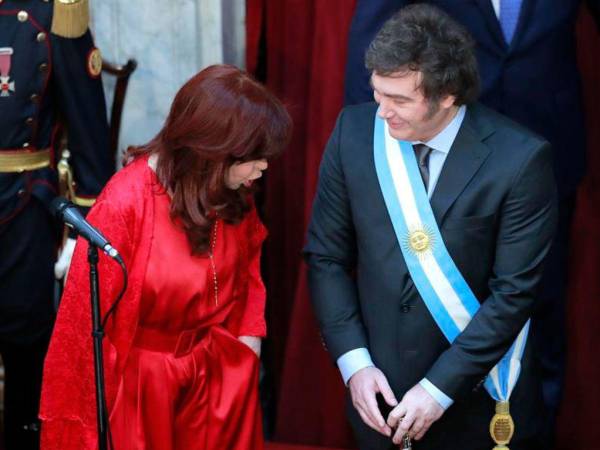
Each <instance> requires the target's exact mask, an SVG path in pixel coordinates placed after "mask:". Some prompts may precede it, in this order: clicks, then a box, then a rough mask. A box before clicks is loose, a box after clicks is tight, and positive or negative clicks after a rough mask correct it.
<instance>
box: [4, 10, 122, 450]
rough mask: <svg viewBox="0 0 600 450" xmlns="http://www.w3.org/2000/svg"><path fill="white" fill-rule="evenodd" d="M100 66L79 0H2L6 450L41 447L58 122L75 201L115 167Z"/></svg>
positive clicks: (86, 200) (55, 240) (90, 195)
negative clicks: (64, 140) (64, 136)
mask: <svg viewBox="0 0 600 450" xmlns="http://www.w3.org/2000/svg"><path fill="white" fill-rule="evenodd" d="M101 67H102V61H101V57H100V52H99V51H98V49H96V48H95V47H94V43H93V40H92V36H91V34H90V32H89V30H88V14H87V2H85V1H84V0H75V1H69V2H64V1H62V2H61V1H58V0H57V1H55V2H52V1H50V0H3V1H0V255H1V256H0V355H1V356H2V360H3V363H4V368H5V374H6V378H5V380H6V383H5V393H4V425H5V426H4V432H5V438H6V439H5V440H6V443H5V448H6V450H34V449H37V448H38V447H39V422H38V419H37V413H38V408H39V398H40V390H41V380H42V368H43V361H44V356H45V354H46V349H47V346H48V341H49V338H50V333H51V330H52V325H53V321H54V315H55V312H54V302H53V287H54V281H55V280H54V274H55V273H54V264H55V261H56V256H57V248H58V246H59V245H60V241H61V239H60V237H61V236H60V235H61V232H60V231H61V228H60V224H58V223H57V221H56V220H55V219H54V218H53V216H52V214H51V212H50V209H49V205H50V202H51V201H52V199H53V198H54V197H55V196H56V195H58V194H59V189H58V184H59V183H58V176H57V172H58V171H57V163H58V162H59V158H60V155H59V147H60V146H59V139H58V136H59V130H60V129H61V124H64V123H65V122H66V123H67V125H68V147H69V150H70V154H71V159H70V164H71V165H72V166H73V168H74V171H73V175H74V181H75V182H76V186H75V185H73V184H71V185H69V186H67V185H65V186H64V187H65V188H67V190H68V191H71V195H70V197H71V200H72V201H73V202H74V203H76V204H78V205H79V206H81V207H82V208H83V209H87V206H90V205H91V204H92V203H93V200H94V197H95V196H96V195H97V194H98V193H99V192H100V189H102V186H103V185H104V183H105V182H106V181H107V180H108V178H109V177H110V175H111V173H112V172H113V167H112V162H111V160H112V158H111V155H110V154H109V148H108V137H109V136H108V123H107V120H106V107H105V102H104V93H103V91H102V81H101V79H100V70H101ZM60 194H61V195H65V194H66V193H65V192H62V193H60ZM71 248H72V247H71ZM63 255H68V252H63ZM63 259H64V258H63ZM67 259H68V258H67ZM0 447H3V446H2V445H1V444H0ZM3 448H4V447H3Z"/></svg>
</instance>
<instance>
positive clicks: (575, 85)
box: [345, 0, 600, 195]
mask: <svg viewBox="0 0 600 450" xmlns="http://www.w3.org/2000/svg"><path fill="white" fill-rule="evenodd" d="M409 3H415V2H414V1H410V0H358V2H357V6H356V11H355V15H354V17H353V21H352V26H351V29H350V34H349V37H348V63H347V66H346V86H345V102H346V104H355V103H362V102H365V101H370V100H372V91H371V89H370V86H369V84H368V78H369V73H368V72H367V70H366V69H365V67H364V54H365V51H366V49H367V47H368V45H369V43H370V42H371V41H372V39H373V38H374V37H375V34H376V33H377V31H378V30H379V28H381V26H382V25H383V23H384V22H385V21H386V20H387V19H388V18H390V17H391V15H392V14H393V13H394V12H396V11H398V10H399V9H400V8H401V7H402V6H404V5H406V4H409ZM427 3H430V4H433V5H436V6H439V7H440V8H441V9H443V10H444V11H446V12H447V13H448V14H449V15H450V16H452V17H453V18H454V19H456V20H457V21H458V22H459V23H461V24H462V25H463V26H465V27H466V28H467V30H468V31H469V32H470V34H471V35H472V36H473V38H474V39H475V41H476V42H477V47H476V54H477V59H478V62H479V71H480V75H481V82H482V83H481V84H482V91H481V97H480V101H481V102H482V103H484V104H486V105H488V106H490V107H491V108H493V109H495V110H496V111H498V112H500V113H502V114H505V115H507V116H508V117H510V118H511V119H513V120H515V121H517V122H518V123H520V124H521V125H524V126H526V127H527V128H529V129H531V130H532V131H534V132H536V133H538V134H540V135H541V136H543V137H544V138H545V139H546V140H548V141H549V142H550V144H551V145H552V148H553V149H554V152H555V168H556V177H557V182H558V187H559V191H560V192H561V194H563V195H566V194H569V193H572V192H573V191H574V189H575V187H576V186H577V184H578V183H579V181H580V180H581V178H582V176H583V173H584V169H585V158H584V157H585V129H584V120H583V113H582V104H581V87H580V80H579V73H578V71H577V65H576V54H575V22H576V19H577V14H578V11H579V8H580V6H581V4H582V3H583V2H582V1H581V0H560V1H559V2H557V1H555V0H523V3H522V6H521V15H520V18H519V23H518V25H517V29H516V31H515V35H514V38H513V40H512V42H511V44H510V45H507V44H506V42H505V41H504V37H503V35H502V30H501V28H500V24H499V22H498V19H497V18H496V14H495V12H494V9H493V7H492V2H491V0H428V1H427ZM587 3H588V5H589V6H590V10H591V11H592V12H593V13H594V15H595V17H596V18H597V19H600V14H599V13H598V10H599V9H600V1H599V0H587Z"/></svg>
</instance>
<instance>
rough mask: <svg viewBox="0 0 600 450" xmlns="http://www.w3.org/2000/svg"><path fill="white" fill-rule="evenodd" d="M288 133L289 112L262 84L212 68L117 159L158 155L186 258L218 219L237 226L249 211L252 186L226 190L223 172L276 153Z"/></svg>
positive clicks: (202, 249)
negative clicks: (154, 129) (142, 140)
mask: <svg viewBox="0 0 600 450" xmlns="http://www.w3.org/2000/svg"><path fill="white" fill-rule="evenodd" d="M290 133H291V119H290V116H289V114H288V113H287V111H286V109H285V108H284V106H283V105H282V104H281V102H280V101H279V100H278V99H277V98H276V97H275V96H274V95H273V94H271V93H270V92H269V91H268V90H267V89H266V88H265V87H264V86H262V85H261V84H259V83H258V82H257V81H255V80H254V79H252V78H251V77H250V75H248V74H247V73H246V72H243V71H241V70H240V69H238V68H236V67H234V66H229V65H213V66H210V67H207V68H206V69H204V70H202V71H201V72H199V73H198V74H196V75H195V76H194V77H192V78H191V79H190V80H189V81H187V82H186V83H185V84H184V85H183V87H182V88H181V89H180V90H179V92H177V94H176V95H175V99H174V100H173V104H172V105H171V111H170V112H169V115H168V117H167V120H166V122H165V125H164V126H163V128H162V130H161V131H160V132H159V133H158V134H157V135H156V137H155V138H154V139H152V140H151V141H150V142H149V143H148V144H146V145H144V146H141V147H130V148H128V149H127V152H126V154H125V157H124V161H125V162H130V161H131V160H132V159H134V158H136V157H138V156H141V155H147V154H157V155H158V164H157V168H156V173H157V176H158V179H159V180H160V182H161V183H162V185H163V186H164V188H165V189H167V190H168V191H169V193H170V194H171V210H170V215H171V218H172V219H173V220H176V221H178V222H179V223H181V224H182V226H183V228H184V229H185V232H186V235H187V237H188V240H189V242H190V244H191V247H192V251H193V253H194V254H204V253H206V252H207V251H208V248H209V241H210V231H211V228H212V225H213V223H214V221H215V218H216V217H217V216H218V217H219V218H220V219H223V220H225V221H226V222H229V223H238V222H239V221H241V220H242V218H243V216H244V214H245V213H246V212H248V210H249V209H250V201H251V196H250V195H249V194H250V190H251V188H246V187H244V186H242V187H240V188H239V189H237V190H233V189H229V188H228V187H227V185H226V183H225V180H226V175H227V173H228V170H229V168H230V167H231V166H232V165H233V164H235V163H236V162H244V161H252V160H258V159H263V158H267V159H269V158H272V157H274V156H276V155H278V154H279V153H280V152H281V151H282V150H283V149H284V148H285V146H286V145H287V143H288V141H289V138H290Z"/></svg>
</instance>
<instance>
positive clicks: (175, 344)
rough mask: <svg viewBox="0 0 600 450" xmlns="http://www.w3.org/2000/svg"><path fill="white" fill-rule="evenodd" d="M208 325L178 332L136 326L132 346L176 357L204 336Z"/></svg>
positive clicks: (191, 347)
mask: <svg viewBox="0 0 600 450" xmlns="http://www.w3.org/2000/svg"><path fill="white" fill-rule="evenodd" d="M208 330H209V327H204V328H197V329H195V330H185V331H181V332H179V333H177V332H173V333H169V332H165V331H163V330H157V329H153V328H144V327H138V329H137V332H136V334H135V338H134V339H133V345H134V347H138V348H143V349H146V350H151V351H155V352H163V353H173V355H174V356H175V357H176V358H178V357H180V356H184V355H187V354H188V353H189V352H191V351H192V349H193V348H194V347H195V346H196V344H197V343H198V342H200V341H201V340H202V338H204V336H206V333H207V332H208Z"/></svg>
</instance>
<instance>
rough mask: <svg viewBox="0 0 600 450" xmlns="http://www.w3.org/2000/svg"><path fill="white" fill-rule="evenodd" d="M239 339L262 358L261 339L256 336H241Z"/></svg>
mask: <svg viewBox="0 0 600 450" xmlns="http://www.w3.org/2000/svg"><path fill="white" fill-rule="evenodd" d="M238 339H239V340H240V342H242V343H243V344H246V345H247V346H248V347H250V350H252V351H253V352H254V353H256V356H258V357H259V358H260V346H261V343H262V339H261V338H259V337H256V336H240V337H239V338H238Z"/></svg>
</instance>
